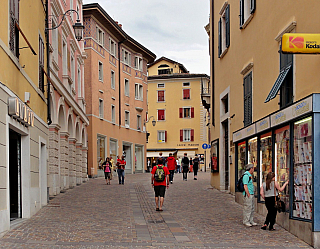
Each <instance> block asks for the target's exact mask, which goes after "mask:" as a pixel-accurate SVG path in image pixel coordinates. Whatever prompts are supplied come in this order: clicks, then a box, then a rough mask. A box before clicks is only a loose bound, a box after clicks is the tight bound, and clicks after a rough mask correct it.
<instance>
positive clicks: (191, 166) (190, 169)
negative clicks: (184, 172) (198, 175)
mask: <svg viewBox="0 0 320 249" xmlns="http://www.w3.org/2000/svg"><path fill="white" fill-rule="evenodd" d="M189 164H190V167H189V172H190V173H191V172H192V171H193V160H192V157H190V159H189Z"/></svg>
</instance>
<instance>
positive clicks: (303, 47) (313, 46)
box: [281, 33, 320, 54]
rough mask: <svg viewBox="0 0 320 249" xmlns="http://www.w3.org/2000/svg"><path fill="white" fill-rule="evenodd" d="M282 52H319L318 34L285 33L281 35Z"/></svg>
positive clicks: (319, 37) (319, 41)
mask: <svg viewBox="0 0 320 249" xmlns="http://www.w3.org/2000/svg"><path fill="white" fill-rule="evenodd" d="M281 47H282V52H283V53H292V54H319V53H320V34H301V33H287V34H284V35H283V36H282V45H281Z"/></svg>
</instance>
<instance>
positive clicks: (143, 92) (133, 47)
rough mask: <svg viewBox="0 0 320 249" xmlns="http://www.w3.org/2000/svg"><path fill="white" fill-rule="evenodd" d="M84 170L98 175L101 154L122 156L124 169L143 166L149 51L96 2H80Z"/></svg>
mask: <svg viewBox="0 0 320 249" xmlns="http://www.w3.org/2000/svg"><path fill="white" fill-rule="evenodd" d="M83 14H84V26H85V30H84V37H85V51H86V53H87V55H88V59H86V61H85V72H86V74H85V82H86V97H85V99H86V103H87V116H88V118H89V121H90V126H89V127H88V148H89V151H88V152H89V153H88V174H89V176H91V177H95V176H97V175H99V176H101V175H103V170H102V167H101V164H102V162H103V161H104V160H105V158H106V157H112V158H113V159H114V160H115V162H116V159H117V155H120V156H121V155H124V156H125V159H126V168H125V172H126V173H134V172H144V171H145V168H146V159H145V158H146V157H145V156H146V154H145V153H146V132H145V129H144V128H143V124H144V120H145V117H146V112H147V87H148V84H147V64H148V63H151V62H153V61H154V59H155V57H156V56H155V55H154V54H153V53H152V52H151V51H149V50H148V49H147V48H145V47H144V46H143V45H141V44H140V43H138V42H137V41H135V40H134V39H133V38H131V37H130V36H129V35H128V34H126V33H125V32H124V30H123V29H122V25H121V24H118V22H115V21H114V20H113V19H112V18H111V17H110V16H109V15H108V14H107V12H106V11H105V10H104V9H103V8H102V7H101V6H100V5H99V4H87V5H84V6H83Z"/></svg>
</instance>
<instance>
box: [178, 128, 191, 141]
mask: <svg viewBox="0 0 320 249" xmlns="http://www.w3.org/2000/svg"><path fill="white" fill-rule="evenodd" d="M192 141H194V130H193V129H183V130H180V142H192Z"/></svg>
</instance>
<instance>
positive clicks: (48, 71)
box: [45, 0, 52, 125]
mask: <svg viewBox="0 0 320 249" xmlns="http://www.w3.org/2000/svg"><path fill="white" fill-rule="evenodd" d="M45 35H46V43H47V112H48V116H47V124H48V125H51V123H52V120H51V107H50V51H49V45H50V44H49V0H47V1H46V30H45Z"/></svg>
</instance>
